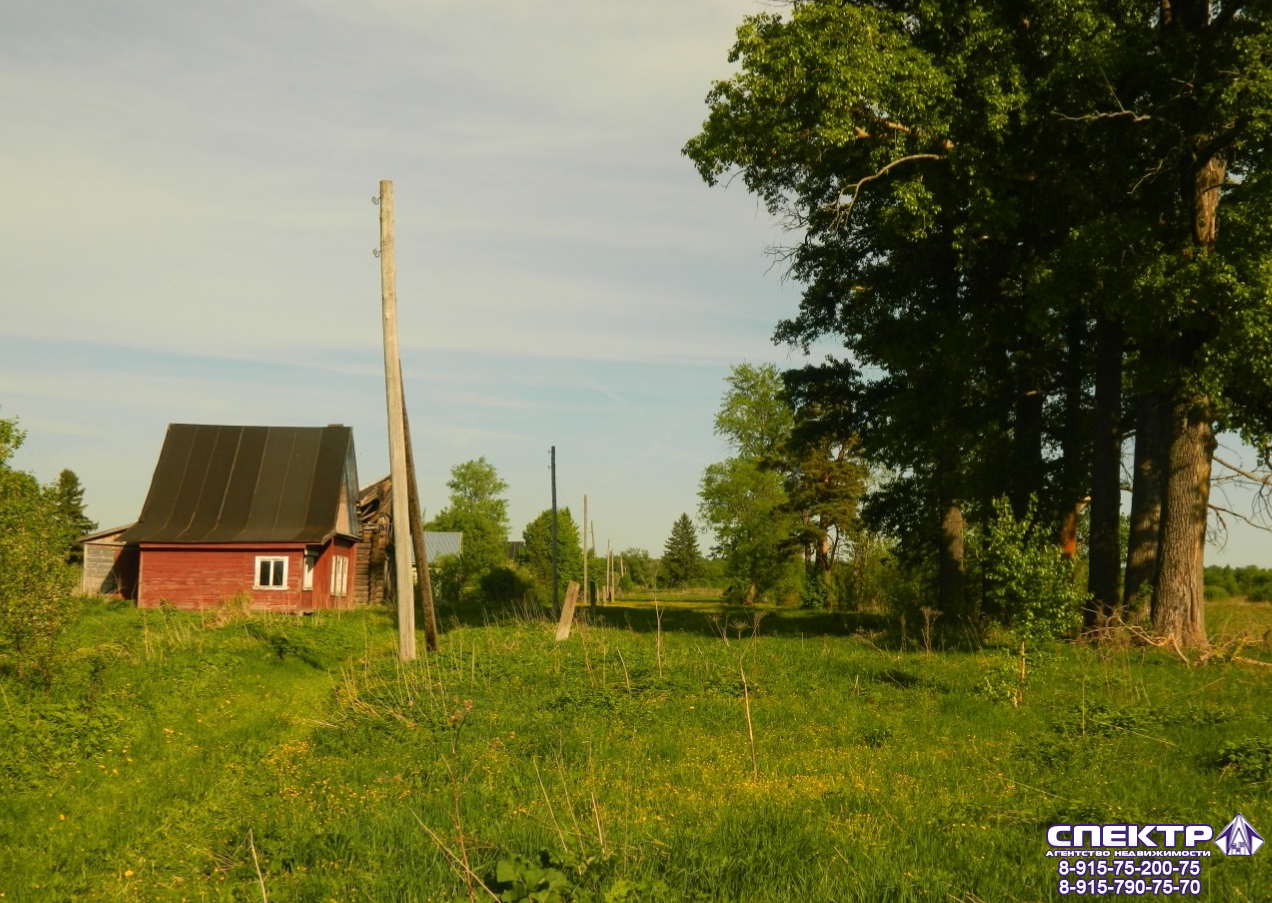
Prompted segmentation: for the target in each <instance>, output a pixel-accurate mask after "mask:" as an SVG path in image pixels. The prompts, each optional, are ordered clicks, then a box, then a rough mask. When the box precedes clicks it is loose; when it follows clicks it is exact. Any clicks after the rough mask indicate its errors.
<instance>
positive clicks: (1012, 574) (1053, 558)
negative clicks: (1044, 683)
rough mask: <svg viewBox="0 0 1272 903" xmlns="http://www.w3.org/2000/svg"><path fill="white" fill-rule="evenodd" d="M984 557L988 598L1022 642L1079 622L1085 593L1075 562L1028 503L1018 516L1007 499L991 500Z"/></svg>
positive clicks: (1057, 632)
mask: <svg viewBox="0 0 1272 903" xmlns="http://www.w3.org/2000/svg"><path fill="white" fill-rule="evenodd" d="M984 556H985V558H984V560H985V582H986V591H985V595H986V601H988V602H990V603H991V605H993V606H994V607H996V608H997V609H998V610H999V611H1001V612H1002V613H1003V615H1004V620H1005V625H1006V626H1007V627H1008V628H1009V629H1010V630H1011V632H1012V633H1013V634H1014V635H1015V636H1016V639H1017V640H1019V641H1020V642H1021V643H1022V644H1030V645H1032V644H1034V643H1037V642H1040V641H1043V640H1048V639H1053V638H1055V637H1058V636H1060V635H1062V634H1064V633H1067V632H1069V631H1070V630H1073V629H1074V628H1076V627H1077V626H1078V624H1080V623H1081V613H1080V612H1081V607H1082V603H1083V601H1084V600H1085V598H1086V592H1085V591H1084V590H1083V589H1082V587H1081V586H1080V585H1079V584H1077V583H1076V582H1075V581H1074V579H1073V570H1074V565H1073V562H1072V561H1068V560H1066V559H1065V558H1064V557H1063V556H1062V555H1061V554H1060V550H1059V549H1058V548H1057V547H1056V545H1055V543H1054V542H1052V540H1051V537H1050V536H1049V535H1048V531H1046V530H1044V529H1041V528H1040V527H1039V525H1038V524H1037V521H1036V518H1035V514H1034V504H1033V502H1032V501H1031V502H1030V505H1029V510H1028V511H1026V512H1025V516H1024V517H1023V518H1022V519H1021V520H1016V518H1015V517H1014V516H1013V514H1012V510H1011V504H1010V503H1009V502H1008V501H1007V499H1006V498H1001V499H999V500H998V501H996V502H995V503H994V518H993V520H991V521H990V523H989V526H988V529H987V530H986V532H985V551H984Z"/></svg>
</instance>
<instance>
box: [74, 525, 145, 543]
mask: <svg viewBox="0 0 1272 903" xmlns="http://www.w3.org/2000/svg"><path fill="white" fill-rule="evenodd" d="M136 524H137V522H136V521H133V522H132V523H131V524H124V525H123V526H122V527H111V528H110V529H109V530H98V531H97V532H96V533H86V534H85V535H83V536H80V537H77V538H76V540H75V541H76V542H103V541H118V540H119V534H121V533H123V532H124V531H125V530H130V529H132V528H133V527H134V526H136Z"/></svg>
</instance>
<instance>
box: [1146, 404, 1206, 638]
mask: <svg viewBox="0 0 1272 903" xmlns="http://www.w3.org/2000/svg"><path fill="white" fill-rule="evenodd" d="M1214 450H1215V437H1214V431H1213V428H1212V426H1211V418H1210V404H1209V399H1207V398H1205V397H1204V396H1203V397H1196V396H1191V395H1187V394H1180V395H1177V396H1176V398H1175V400H1174V402H1173V403H1172V404H1171V411H1170V451H1169V454H1168V458H1167V469H1166V484H1165V493H1164V495H1163V497H1162V522H1161V541H1160V542H1159V544H1158V572H1157V586H1156V587H1155V589H1154V591H1153V630H1154V631H1155V632H1156V633H1157V634H1159V635H1161V636H1166V637H1171V638H1173V639H1175V640H1178V641H1179V642H1180V643H1181V644H1183V645H1185V646H1194V647H1197V646H1205V645H1207V640H1206V612H1205V588H1204V585H1203V579H1204V574H1203V568H1204V566H1205V552H1206V517H1207V514H1208V511H1209V509H1208V507H1207V505H1208V503H1209V501H1210V464H1211V458H1212V456H1213V455H1214Z"/></svg>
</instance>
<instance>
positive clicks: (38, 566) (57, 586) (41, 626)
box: [0, 420, 76, 688]
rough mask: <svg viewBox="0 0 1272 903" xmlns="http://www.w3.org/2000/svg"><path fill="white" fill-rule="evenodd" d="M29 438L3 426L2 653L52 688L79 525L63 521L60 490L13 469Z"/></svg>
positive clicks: (0, 516)
mask: <svg viewBox="0 0 1272 903" xmlns="http://www.w3.org/2000/svg"><path fill="white" fill-rule="evenodd" d="M24 437H25V434H24V433H23V432H22V431H21V430H19V429H18V428H17V422H16V421H15V420H0V649H6V648H7V649H8V650H11V651H12V652H13V654H14V656H15V658H16V661H17V667H18V672H19V673H20V674H22V673H28V674H30V673H34V674H35V675H38V676H39V678H40V679H41V680H42V681H43V683H44V686H45V687H46V688H47V687H48V686H49V685H50V684H51V683H52V680H53V671H54V666H55V663H56V651H57V639H58V635H59V634H60V633H61V632H62V628H63V627H65V626H66V624H67V622H68V621H69V620H70V618H71V614H72V607H71V603H70V599H69V597H70V594H71V591H72V589H73V588H74V586H75V573H74V571H73V570H72V569H71V568H70V567H68V566H67V564H66V560H65V559H66V550H67V549H68V548H69V547H70V545H71V544H72V541H73V540H74V538H75V529H76V525H75V524H72V523H71V522H69V521H68V520H67V519H66V518H65V517H63V516H62V514H61V511H60V509H59V507H58V496H57V491H56V487H52V486H41V485H40V484H39V483H38V482H37V481H36V479H35V477H33V476H32V475H31V474H29V473H24V472H22V471H18V470H13V469H11V468H10V467H9V466H8V459H9V456H10V455H11V454H12V453H13V451H15V450H16V449H17V448H19V447H20V446H21V445H22V440H23V438H24Z"/></svg>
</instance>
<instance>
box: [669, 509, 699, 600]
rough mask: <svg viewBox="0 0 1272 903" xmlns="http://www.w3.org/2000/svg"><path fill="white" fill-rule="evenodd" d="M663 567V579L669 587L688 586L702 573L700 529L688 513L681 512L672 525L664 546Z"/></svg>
mask: <svg viewBox="0 0 1272 903" xmlns="http://www.w3.org/2000/svg"><path fill="white" fill-rule="evenodd" d="M662 567H663V579H664V581H665V582H666V585H667V586H668V587H681V586H688V585H690V584H691V583H693V582H694V581H695V580H697V579H698V578H699V577H700V576H701V575H702V571H703V565H702V553H701V552H699V551H698V531H697V530H696V529H695V528H694V526H693V521H692V520H690V519H689V515H688V514H681V515H680V517H679V518H677V519H676V522H675V523H674V524H672V525H671V535H670V536H669V537H667V543H666V544H665V545H664V546H663V557H662Z"/></svg>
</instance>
